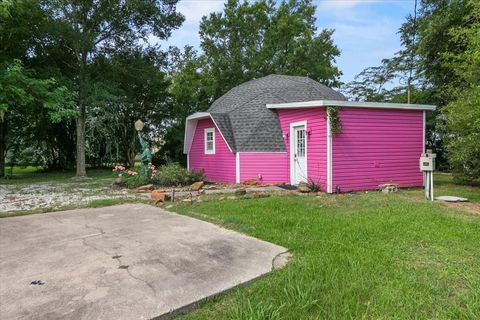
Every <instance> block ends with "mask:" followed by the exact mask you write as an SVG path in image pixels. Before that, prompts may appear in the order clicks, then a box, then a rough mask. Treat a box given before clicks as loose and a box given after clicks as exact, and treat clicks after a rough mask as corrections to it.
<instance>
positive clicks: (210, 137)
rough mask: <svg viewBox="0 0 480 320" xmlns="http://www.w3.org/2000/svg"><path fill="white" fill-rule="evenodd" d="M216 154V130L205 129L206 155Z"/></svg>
mask: <svg viewBox="0 0 480 320" xmlns="http://www.w3.org/2000/svg"><path fill="white" fill-rule="evenodd" d="M214 153H215V129H214V128H207V129H205V154H214Z"/></svg>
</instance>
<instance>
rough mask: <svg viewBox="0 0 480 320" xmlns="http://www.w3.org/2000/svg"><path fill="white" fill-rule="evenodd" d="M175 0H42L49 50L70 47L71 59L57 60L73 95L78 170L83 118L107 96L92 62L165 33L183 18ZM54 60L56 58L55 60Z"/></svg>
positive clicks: (82, 164) (82, 155) (83, 136)
mask: <svg viewBox="0 0 480 320" xmlns="http://www.w3.org/2000/svg"><path fill="white" fill-rule="evenodd" d="M177 2H178V1H177V0H136V1H121V0H114V1H91V0H81V1H73V2H72V1H69V0H43V1H40V8H41V9H42V10H43V12H44V14H45V15H46V16H47V17H48V18H49V21H51V22H52V23H51V24H50V30H49V34H48V35H49V37H51V39H50V41H49V42H48V43H46V44H45V45H48V44H51V46H52V47H53V48H51V50H50V51H56V50H60V51H62V52H68V53H70V54H71V55H72V56H73V57H74V59H73V60H72V61H71V63H70V65H68V66H67V67H65V66H60V69H61V70H62V72H63V75H64V76H67V77H68V79H69V83H70V85H71V88H72V90H73V91H74V92H75V96H76V110H77V111H78V117H77V120H76V147H77V150H76V170H77V176H80V177H82V176H86V171H85V165H86V159H85V150H86V128H85V125H86V121H87V113H88V111H89V110H90V109H92V108H95V107H101V106H103V105H105V104H107V103H109V101H110V100H111V97H112V93H111V92H110V90H109V89H110V88H108V86H104V85H103V83H101V82H96V81H95V80H96V79H95V76H94V74H95V72H96V71H95V68H94V62H95V61H96V60H97V59H101V58H102V57H108V56H110V55H113V54H115V53H117V52H119V51H121V50H123V49H124V48H130V47H133V46H135V45H136V44H138V43H140V42H141V41H146V39H147V37H149V36H151V35H153V36H156V37H158V38H159V39H166V38H168V37H169V36H170V33H171V31H172V30H173V29H174V28H177V27H178V26H180V25H181V23H182V22H183V16H182V15H181V14H179V13H178V12H176V11H175V6H176V3H177ZM57 62H58V61H57ZM65 70H68V73H67V72H65Z"/></svg>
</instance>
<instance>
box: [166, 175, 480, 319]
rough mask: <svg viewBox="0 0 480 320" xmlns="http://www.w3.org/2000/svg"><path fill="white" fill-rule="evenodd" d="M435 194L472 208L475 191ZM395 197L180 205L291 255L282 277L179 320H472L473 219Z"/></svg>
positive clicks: (476, 254) (476, 291) (477, 277)
mask: <svg viewBox="0 0 480 320" xmlns="http://www.w3.org/2000/svg"><path fill="white" fill-rule="evenodd" d="M438 185H439V186H438V189H439V191H440V192H443V191H445V192H446V193H448V194H456V195H463V196H469V197H470V198H475V199H478V194H480V188H475V187H473V188H470V187H462V186H455V185H452V184H450V182H449V179H448V177H447V178H445V179H443V178H441V179H440V181H439V183H438ZM421 195H422V191H421V190H409V191H401V192H399V193H397V194H388V195H385V194H379V193H372V192H369V193H368V194H366V193H361V194H356V195H353V194H352V195H350V194H343V195H330V196H329V195H322V196H319V197H315V196H290V197H270V198H262V199H251V200H229V201H211V202H201V203H196V204H193V205H186V204H179V205H177V206H176V207H174V208H172V210H175V211H177V212H179V213H182V214H186V215H191V216H194V217H196V218H202V219H206V220H210V221H212V222H214V223H216V224H221V225H223V226H225V227H226V228H229V229H234V230H238V231H240V232H243V233H246V234H248V235H251V236H254V237H257V238H260V239H263V240H266V241H270V242H272V243H276V244H279V245H282V246H284V247H286V248H288V249H289V250H290V251H291V252H292V253H293V258H292V260H291V262H290V263H289V264H288V265H287V267H285V268H284V269H281V270H277V271H275V272H273V273H272V274H270V275H268V276H266V277H265V278H263V279H260V280H258V281H256V282H254V283H253V284H251V285H249V286H247V287H243V288H239V289H237V290H234V291H233V292H231V293H228V294H226V295H223V296H220V297H217V298H215V299H213V300H211V301H208V302H206V303H204V304H202V305H201V306H200V307H199V309H198V310H196V311H193V312H192V313H190V314H187V315H184V316H179V317H180V318H182V319H183V318H185V319H224V318H227V319H414V318H415V319H417V318H418V319H427V318H428V319H479V318H480V215H475V214H469V213H467V212H464V211H461V210H460V209H452V208H449V207H447V206H446V205H443V204H441V203H430V202H426V201H419V199H418V198H419V197H420V198H421Z"/></svg>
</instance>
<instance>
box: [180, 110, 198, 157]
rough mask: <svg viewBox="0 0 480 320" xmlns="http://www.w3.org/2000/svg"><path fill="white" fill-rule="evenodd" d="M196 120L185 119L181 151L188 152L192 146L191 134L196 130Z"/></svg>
mask: <svg viewBox="0 0 480 320" xmlns="http://www.w3.org/2000/svg"><path fill="white" fill-rule="evenodd" d="M197 123H198V120H195V119H193V120H188V118H187V120H186V122H185V135H184V137H183V153H187V154H188V153H189V152H190V148H191V147H192V142H193V136H194V135H195V131H196V130H197Z"/></svg>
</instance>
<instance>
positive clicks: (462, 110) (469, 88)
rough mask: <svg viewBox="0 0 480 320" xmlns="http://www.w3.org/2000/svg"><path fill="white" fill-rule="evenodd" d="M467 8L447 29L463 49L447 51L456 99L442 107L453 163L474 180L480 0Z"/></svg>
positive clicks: (479, 169) (479, 124)
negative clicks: (463, 14) (461, 17)
mask: <svg viewBox="0 0 480 320" xmlns="http://www.w3.org/2000/svg"><path fill="white" fill-rule="evenodd" d="M467 8H468V12H469V14H467V15H465V16H464V18H463V23H461V24H460V25H458V26H455V27H452V28H450V29H449V32H448V34H449V35H450V37H451V39H452V40H451V42H454V43H458V44H460V45H462V47H463V48H464V50H461V51H447V52H444V53H443V54H442V56H441V59H442V61H443V62H442V64H441V66H440V68H442V69H444V70H452V72H453V75H454V76H453V79H452V80H453V81H451V82H450V83H448V84H447V86H446V88H447V92H448V93H449V94H450V95H451V97H452V98H453V99H455V100H454V101H452V102H450V103H449V104H448V105H446V106H445V107H444V108H443V111H444V116H445V124H446V131H447V133H448V135H446V140H447V150H448V155H449V160H450V164H451V165H452V168H453V170H454V173H455V178H456V179H457V180H459V181H466V182H471V181H474V180H476V179H480V3H479V2H478V1H473V0H470V1H467ZM452 98H451V99H452Z"/></svg>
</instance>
